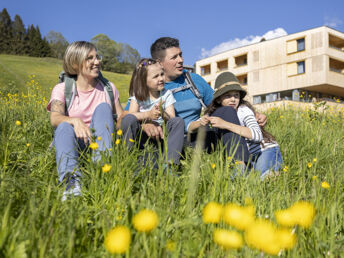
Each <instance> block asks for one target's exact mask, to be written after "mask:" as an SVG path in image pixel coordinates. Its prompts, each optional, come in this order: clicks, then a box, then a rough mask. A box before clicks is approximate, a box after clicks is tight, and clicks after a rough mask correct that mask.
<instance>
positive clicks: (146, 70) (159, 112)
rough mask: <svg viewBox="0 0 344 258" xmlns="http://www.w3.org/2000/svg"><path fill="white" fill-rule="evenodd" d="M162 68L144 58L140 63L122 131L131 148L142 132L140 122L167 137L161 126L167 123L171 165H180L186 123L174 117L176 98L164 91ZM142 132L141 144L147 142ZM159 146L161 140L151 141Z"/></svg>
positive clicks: (135, 72)
mask: <svg viewBox="0 0 344 258" xmlns="http://www.w3.org/2000/svg"><path fill="white" fill-rule="evenodd" d="M164 76H165V74H164V70H163V69H162V67H161V65H160V64H159V63H158V62H157V61H155V60H153V59H148V58H144V59H141V60H140V61H139V63H138V64H137V66H136V68H135V70H134V72H133V76H132V78H131V81H130V87H129V94H130V96H131V97H130V98H129V99H130V107H129V114H128V115H126V116H125V117H124V118H123V119H122V123H121V128H122V130H123V131H124V132H125V135H126V143H127V144H128V145H129V147H131V146H132V145H133V141H132V140H130V139H134V138H135V137H136V136H137V134H138V133H139V129H141V125H140V123H153V124H155V125H157V127H158V128H159V130H160V132H161V139H163V138H164V136H163V133H162V131H163V130H162V125H163V123H164V122H166V132H167V135H168V136H167V137H168V139H167V144H168V145H167V156H168V162H169V163H174V164H179V159H180V153H181V151H182V147H183V142H184V121H183V119H181V118H179V117H175V111H174V105H173V104H174V103H175V99H174V97H173V94H172V92H171V91H169V90H167V91H165V90H164V84H165V78H164ZM148 138H149V137H148V136H147V135H146V134H145V133H144V132H142V137H141V142H140V145H141V147H142V143H143V142H145V141H147V140H148ZM151 140H152V141H153V143H154V144H156V143H157V142H158V141H160V139H151Z"/></svg>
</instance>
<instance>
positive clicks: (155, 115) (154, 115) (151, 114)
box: [148, 104, 160, 120]
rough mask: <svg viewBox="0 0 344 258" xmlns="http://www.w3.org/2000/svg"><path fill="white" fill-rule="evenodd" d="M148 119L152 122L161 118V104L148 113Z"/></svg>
mask: <svg viewBox="0 0 344 258" xmlns="http://www.w3.org/2000/svg"><path fill="white" fill-rule="evenodd" d="M148 117H149V118H150V119H152V120H156V119H158V118H159V117H160V107H159V104H157V105H155V106H154V107H153V108H152V109H151V110H150V111H148Z"/></svg>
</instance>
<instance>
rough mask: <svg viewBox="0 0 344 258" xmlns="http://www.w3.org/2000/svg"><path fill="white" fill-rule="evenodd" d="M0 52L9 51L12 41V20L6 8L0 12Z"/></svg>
mask: <svg viewBox="0 0 344 258" xmlns="http://www.w3.org/2000/svg"><path fill="white" fill-rule="evenodd" d="M0 39H1V40H0V53H4V54H9V53H11V43H12V41H13V31H12V21H11V17H10V15H9V14H8V12H7V10H6V8H4V9H3V10H2V12H1V13H0Z"/></svg>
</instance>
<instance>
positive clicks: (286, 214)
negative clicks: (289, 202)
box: [275, 209, 296, 227]
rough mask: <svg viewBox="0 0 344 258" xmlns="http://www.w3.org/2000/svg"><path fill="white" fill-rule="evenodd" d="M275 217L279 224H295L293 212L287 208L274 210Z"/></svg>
mask: <svg viewBox="0 0 344 258" xmlns="http://www.w3.org/2000/svg"><path fill="white" fill-rule="evenodd" d="M275 217H276V221H277V223H278V224H280V225H281V226H284V227H292V226H294V225H295V224H296V221H295V219H294V216H293V213H292V211H291V210H289V209H286V210H278V211H275Z"/></svg>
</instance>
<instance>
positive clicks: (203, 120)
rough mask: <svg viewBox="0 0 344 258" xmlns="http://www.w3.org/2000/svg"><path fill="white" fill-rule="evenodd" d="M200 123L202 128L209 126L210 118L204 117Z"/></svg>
mask: <svg viewBox="0 0 344 258" xmlns="http://www.w3.org/2000/svg"><path fill="white" fill-rule="evenodd" d="M199 121H200V123H201V125H202V126H206V125H207V124H209V116H208V115H204V116H202V117H201V118H200V120H199Z"/></svg>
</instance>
